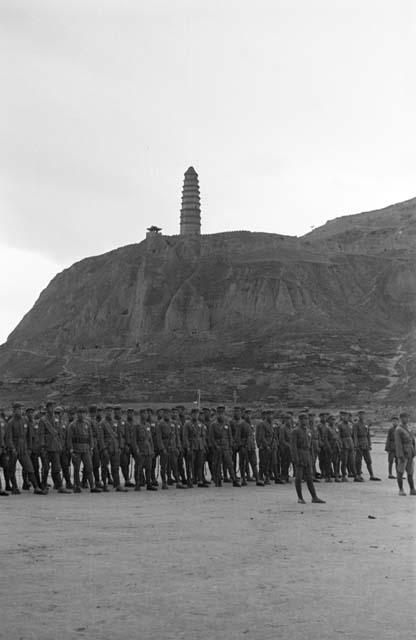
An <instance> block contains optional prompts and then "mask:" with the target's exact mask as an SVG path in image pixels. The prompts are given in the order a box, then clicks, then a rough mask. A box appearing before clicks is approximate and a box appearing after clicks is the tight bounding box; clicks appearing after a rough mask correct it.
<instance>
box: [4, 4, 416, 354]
mask: <svg viewBox="0 0 416 640" xmlns="http://www.w3.org/2000/svg"><path fill="white" fill-rule="evenodd" d="M415 60H416V3H414V2H413V0H401V1H400V2H397V1H395V0H389V1H383V0H360V1H355V0H256V2H253V1H252V0H147V1H146V2H145V1H143V0H71V1H70V2H65V1H64V0H61V1H57V0H49V1H41V0H26V1H25V0H2V1H1V3H0V83H1V96H2V97H1V100H0V286H1V288H0V291H1V294H2V296H1V304H0V343H1V342H4V341H5V340H6V338H7V335H8V334H9V333H10V332H11V331H12V329H13V328H14V327H15V326H16V324H17V323H18V322H19V321H20V319H21V318H22V316H23V315H24V314H25V313H26V312H27V311H28V310H29V309H30V308H31V307H32V305H33V304H34V302H35V300H36V299H37V297H38V296H39V294H40V292H41V290H42V289H44V288H45V287H46V285H47V284H48V282H49V281H50V279H51V278H52V277H53V276H54V275H55V274H56V273H57V272H59V271H61V270H62V269H63V268H66V267H68V266H70V265H71V264H72V263H73V262H75V261H76V260H79V259H81V258H83V257H86V256H89V255H95V254H100V253H103V252H105V251H108V250H110V249H113V248H115V247H118V246H122V245H125V244H130V243H133V242H139V241H141V240H142V239H143V238H144V235H145V230H146V227H148V226H149V225H151V224H156V225H158V226H160V227H162V228H163V233H166V234H175V233H178V231H179V212H180V198H181V188H182V181H183V174H184V172H185V170H186V169H187V168H188V167H189V166H190V165H193V166H194V167H195V169H196V171H197V172H198V174H199V179H200V189H201V207H202V232H203V233H215V232H219V231H225V230H236V229H248V230H253V231H268V232H275V233H284V234H290V235H303V234H304V233H307V232H308V231H310V230H311V228H312V227H316V226H319V225H320V224H323V223H325V222H326V221H327V220H329V219H331V218H335V217H338V216H340V215H345V214H351V213H358V212H361V211H366V210H372V209H377V208H380V207H383V206H386V205H388V204H392V203H394V202H400V201H403V200H407V199H409V198H412V197H415V196H416V183H415V176H416V155H415V148H416V144H415V143H416V140H415V138H416V133H415V113H416V85H415V82H414V62H415Z"/></svg>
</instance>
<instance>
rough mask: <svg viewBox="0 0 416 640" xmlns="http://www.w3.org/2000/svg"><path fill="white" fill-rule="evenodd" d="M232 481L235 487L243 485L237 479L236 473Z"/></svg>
mask: <svg viewBox="0 0 416 640" xmlns="http://www.w3.org/2000/svg"><path fill="white" fill-rule="evenodd" d="M232 481H233V487H239V488H240V487H241V484H240V482H239V481H238V480H237V476H236V475H233V478H232Z"/></svg>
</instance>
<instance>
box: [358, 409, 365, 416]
mask: <svg viewBox="0 0 416 640" xmlns="http://www.w3.org/2000/svg"><path fill="white" fill-rule="evenodd" d="M357 413H358V415H360V414H363V413H365V411H364V409H360V410H359V411H357Z"/></svg>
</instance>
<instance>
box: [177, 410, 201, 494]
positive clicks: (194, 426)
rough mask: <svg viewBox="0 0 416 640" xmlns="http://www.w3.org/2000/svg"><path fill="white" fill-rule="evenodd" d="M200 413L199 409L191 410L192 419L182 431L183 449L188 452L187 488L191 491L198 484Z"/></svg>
mask: <svg viewBox="0 0 416 640" xmlns="http://www.w3.org/2000/svg"><path fill="white" fill-rule="evenodd" d="M198 413H199V409H197V408H196V407H193V408H192V409H191V418H190V420H187V421H186V422H185V424H184V426H183V431H182V442H183V448H184V450H185V451H186V477H187V486H188V488H189V489H192V487H193V486H194V484H196V483H197V482H198V476H197V475H196V473H195V471H196V470H195V459H196V455H197V451H198V450H199V447H200V444H201V443H200V431H201V430H200V428H199V420H198Z"/></svg>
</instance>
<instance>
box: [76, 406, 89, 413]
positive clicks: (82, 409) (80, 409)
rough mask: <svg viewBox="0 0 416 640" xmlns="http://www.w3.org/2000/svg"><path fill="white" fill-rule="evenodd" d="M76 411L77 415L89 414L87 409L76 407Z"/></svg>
mask: <svg viewBox="0 0 416 640" xmlns="http://www.w3.org/2000/svg"><path fill="white" fill-rule="evenodd" d="M75 411H76V412H77V413H87V409H86V408H85V407H76V409H75Z"/></svg>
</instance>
